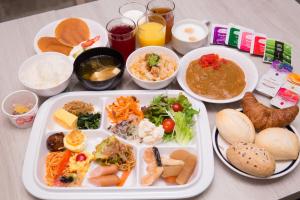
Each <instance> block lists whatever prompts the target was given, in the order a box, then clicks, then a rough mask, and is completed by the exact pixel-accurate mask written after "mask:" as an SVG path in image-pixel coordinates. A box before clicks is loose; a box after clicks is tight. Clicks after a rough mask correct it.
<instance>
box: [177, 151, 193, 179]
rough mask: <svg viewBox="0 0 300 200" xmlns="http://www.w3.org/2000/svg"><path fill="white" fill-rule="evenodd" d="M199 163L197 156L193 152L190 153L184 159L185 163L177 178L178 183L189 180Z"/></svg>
mask: <svg viewBox="0 0 300 200" xmlns="http://www.w3.org/2000/svg"><path fill="white" fill-rule="evenodd" d="M196 163H197V157H196V156H195V155H193V154H190V155H189V156H188V157H187V158H186V159H185V161H184V165H183V168H182V170H181V171H180V173H179V174H178V176H177V178H176V183H177V184H178V185H183V184H186V183H187V182H188V180H189V179H190V177H191V176H192V174H193V172H194V169H195V166H196Z"/></svg>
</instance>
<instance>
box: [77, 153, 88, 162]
mask: <svg viewBox="0 0 300 200" xmlns="http://www.w3.org/2000/svg"><path fill="white" fill-rule="evenodd" d="M85 160H86V155H85V154H83V153H80V154H78V155H77V156H76V161H77V162H81V161H85Z"/></svg>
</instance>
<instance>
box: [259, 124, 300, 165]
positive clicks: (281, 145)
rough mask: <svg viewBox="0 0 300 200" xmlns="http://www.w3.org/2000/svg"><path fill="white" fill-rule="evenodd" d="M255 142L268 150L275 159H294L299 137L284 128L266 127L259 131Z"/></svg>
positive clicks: (297, 150)
mask: <svg viewBox="0 0 300 200" xmlns="http://www.w3.org/2000/svg"><path fill="white" fill-rule="evenodd" d="M255 144H256V145H258V146H260V147H263V148H265V149H266V150H267V151H269V152H270V153H271V154H272V155H273V157H274V159H275V160H296V159H297V157H298V154H299V150H300V146H299V139H298V137H297V135H296V134H294V133H293V132H291V131H289V130H287V129H285V128H267V129H265V130H263V131H261V132H259V133H258V134H257V136H256V139H255Z"/></svg>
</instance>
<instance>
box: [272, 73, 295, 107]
mask: <svg viewBox="0 0 300 200" xmlns="http://www.w3.org/2000/svg"><path fill="white" fill-rule="evenodd" d="M299 98H300V75H299V74H295V73H290V74H289V75H288V77H287V81H286V82H285V83H284V84H283V86H282V87H281V88H280V89H279V90H278V92H277V94H276V96H275V97H274V98H273V99H271V104H272V105H273V106H275V107H278V108H288V107H291V106H294V105H297V104H298V102H299Z"/></svg>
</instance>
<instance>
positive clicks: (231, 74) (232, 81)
mask: <svg viewBox="0 0 300 200" xmlns="http://www.w3.org/2000/svg"><path fill="white" fill-rule="evenodd" d="M186 82H187V85H188V87H189V88H190V89H191V90H192V91H193V92H194V93H196V94H198V95H200V96H204V97H207V98H210V99H218V100H221V99H230V98H233V97H235V96H238V95H239V94H240V93H241V92H242V91H243V90H244V88H245V86H246V81H245V75H244V72H243V70H242V69H241V68H240V67H239V66H238V65H237V64H235V63H234V62H232V61H230V60H226V62H225V63H222V64H221V65H220V67H219V68H217V69H214V68H213V67H201V66H200V64H199V62H198V60H194V61H192V62H191V63H190V64H189V66H188V69H187V71H186Z"/></svg>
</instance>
